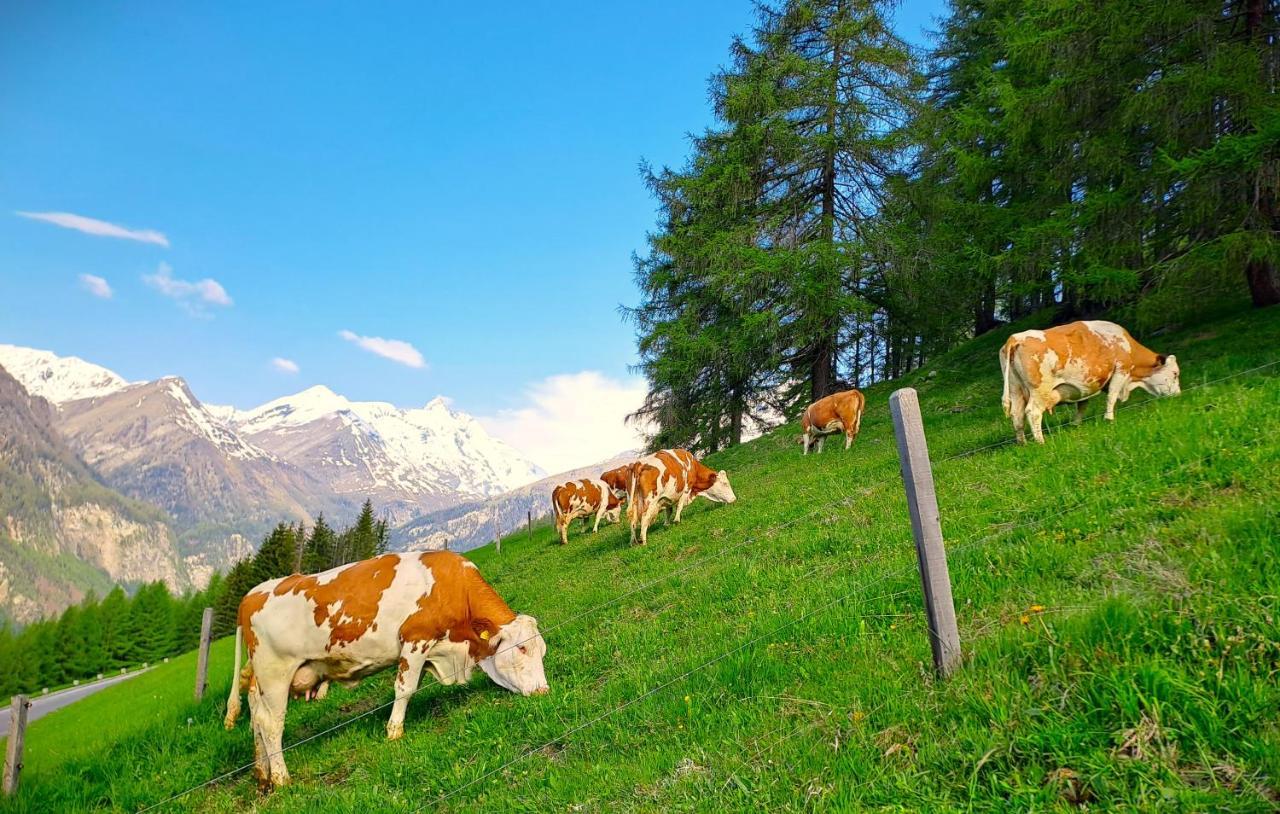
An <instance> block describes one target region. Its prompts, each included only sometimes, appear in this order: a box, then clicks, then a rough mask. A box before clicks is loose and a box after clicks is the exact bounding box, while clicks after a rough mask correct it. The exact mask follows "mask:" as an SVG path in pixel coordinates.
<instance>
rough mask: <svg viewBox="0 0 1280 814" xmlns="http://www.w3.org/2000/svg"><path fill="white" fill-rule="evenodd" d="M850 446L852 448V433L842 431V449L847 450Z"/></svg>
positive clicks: (850, 431)
mask: <svg viewBox="0 0 1280 814" xmlns="http://www.w3.org/2000/svg"><path fill="white" fill-rule="evenodd" d="M851 446H853V431H852V430H845V431H844V448H845V450H848V449H849V447H851Z"/></svg>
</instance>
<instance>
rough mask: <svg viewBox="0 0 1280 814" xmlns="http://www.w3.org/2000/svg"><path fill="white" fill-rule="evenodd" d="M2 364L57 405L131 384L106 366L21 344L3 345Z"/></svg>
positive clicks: (0, 351) (0, 349) (30, 390)
mask: <svg viewBox="0 0 1280 814" xmlns="http://www.w3.org/2000/svg"><path fill="white" fill-rule="evenodd" d="M0 367H3V368H4V369H5V370H7V371H9V374H10V375H11V376H13V378H15V379H17V380H18V383H19V384H21V385H22V387H23V389H24V390H26V391H27V392H28V393H29V394H31V395H33V396H39V397H41V398H43V399H44V400H45V401H48V402H50V403H51V404H55V405H62V404H65V403H66V402H69V401H75V400H77V399H87V398H95V397H98V396H107V395H110V394H112V393H115V392H117V391H119V390H123V389H124V388H125V387H128V386H129V382H127V381H125V380H124V379H123V378H121V377H120V376H118V375H116V374H115V373H113V372H112V371H110V370H107V369H106V368H105V367H100V366H98V365H95V364H93V363H91V362H86V361H85V360H83V359H80V358H77V357H75V356H58V355H57V354H55V353H52V352H50V351H47V350H36V349H35V348H23V347H18V346H17V345H3V344H0Z"/></svg>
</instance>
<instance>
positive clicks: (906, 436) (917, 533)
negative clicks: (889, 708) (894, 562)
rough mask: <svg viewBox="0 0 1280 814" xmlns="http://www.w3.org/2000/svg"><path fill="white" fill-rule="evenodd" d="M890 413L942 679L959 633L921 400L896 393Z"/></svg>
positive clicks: (954, 663)
mask: <svg viewBox="0 0 1280 814" xmlns="http://www.w3.org/2000/svg"><path fill="white" fill-rule="evenodd" d="M889 412H891V413H892V414H893V431H894V434H895V435H896V436H897V437H898V459H899V462H900V464H901V466H902V484H903V486H904V487H905V488H906V491H907V509H908V510H909V511H910V512H911V533H912V535H913V536H914V537H915V540H916V558H917V559H918V560H919V561H920V583H921V586H922V587H923V588H924V609H925V615H926V616H927V617H928V622H929V644H930V646H931V647H932V649H933V666H934V667H935V668H936V669H937V671H938V673H939V674H940V675H942V676H943V677H944V678H945V677H946V676H949V675H951V673H952V672H953V671H954V670H955V669H956V668H957V667H958V666H959V665H960V631H959V630H958V629H957V627H956V608H955V604H954V602H953V601H952V599H951V575H950V573H949V572H948V571H947V551H946V549H945V548H944V547H943V545H942V523H941V518H940V516H939V514H938V495H937V493H936V492H935V491H934V488H933V467H932V465H931V464H930V463H929V446H928V444H927V443H926V442H925V437H924V424H923V423H921V421H920V399H919V397H918V396H917V394H916V391H915V390H914V389H913V388H910V387H904V388H902V389H901V390H895V391H894V393H893V395H891V396H890V397H889Z"/></svg>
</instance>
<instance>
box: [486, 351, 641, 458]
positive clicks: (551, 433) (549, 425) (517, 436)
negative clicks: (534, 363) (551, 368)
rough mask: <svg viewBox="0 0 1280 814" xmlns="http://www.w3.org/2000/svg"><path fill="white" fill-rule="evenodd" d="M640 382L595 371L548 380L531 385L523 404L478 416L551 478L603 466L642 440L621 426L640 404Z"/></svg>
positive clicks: (624, 424) (629, 428) (496, 434)
mask: <svg viewBox="0 0 1280 814" xmlns="http://www.w3.org/2000/svg"><path fill="white" fill-rule="evenodd" d="M646 392H647V387H646V386H645V382H644V380H643V379H626V380H619V379H611V378H609V377H607V376H605V375H603V374H601V373H598V372H596V371H594V370H584V371H582V372H581V373H563V374H559V375H556V376H550V377H548V378H546V379H543V380H542V381H540V382H536V383H534V384H533V385H531V386H529V387H528V388H527V389H526V390H525V392H524V400H525V402H526V404H525V405H524V406H522V407H517V408H515V409H510V410H500V411H499V412H498V413H497V415H494V416H489V417H481V418H480V423H481V424H482V425H483V426H484V428H485V429H486V430H488V431H489V433H490V434H492V435H494V436H495V437H497V438H501V439H502V440H503V441H506V442H507V443H508V444H510V445H511V446H513V447H515V448H516V449H518V450H520V451H521V452H523V453H524V454H525V455H527V456H529V458H531V459H532V460H533V462H534V463H536V464H538V465H539V466H541V467H542V468H543V469H545V470H547V471H548V472H551V473H556V472H563V471H565V470H567V469H573V468H574V467H579V466H586V465H588V464H592V463H595V462H596V461H602V460H604V459H606V458H609V457H611V456H613V455H617V454H618V453H619V452H623V451H625V450H628V449H636V448H638V447H640V446H642V445H643V443H644V441H643V438H642V437H641V435H640V433H639V432H637V430H636V428H635V427H632V426H629V425H628V424H627V423H626V422H625V418H626V416H627V414H628V413H633V412H635V411H636V410H637V409H638V408H639V407H640V405H641V403H642V402H643V401H644V396H645V393H646Z"/></svg>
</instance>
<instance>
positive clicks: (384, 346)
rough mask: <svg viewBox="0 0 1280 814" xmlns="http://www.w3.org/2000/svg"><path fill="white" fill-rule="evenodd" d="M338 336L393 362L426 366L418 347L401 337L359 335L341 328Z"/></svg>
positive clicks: (411, 365)
mask: <svg viewBox="0 0 1280 814" xmlns="http://www.w3.org/2000/svg"><path fill="white" fill-rule="evenodd" d="M338 336H340V337H342V338H343V339H345V340H347V341H348V342H353V343H355V344H356V345H358V346H359V347H361V348H364V349H365V350H367V351H369V352H370V353H372V354H375V355H377V356H381V357H382V358H383V359H390V360H391V361H393V362H397V363H399V364H402V365H404V366H405V367H415V368H423V367H426V366H427V362H426V360H425V359H423V358H422V354H421V353H419V352H418V349H417V348H415V347H414V346H413V345H410V344H409V343H408V342H405V341H404V340H402V339H383V338H382V337H380V336H360V335H359V334H357V333H355V332H353V331H348V330H346V329H343V330H341V331H338Z"/></svg>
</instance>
